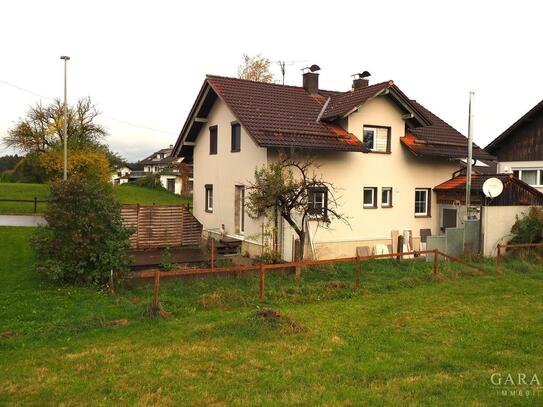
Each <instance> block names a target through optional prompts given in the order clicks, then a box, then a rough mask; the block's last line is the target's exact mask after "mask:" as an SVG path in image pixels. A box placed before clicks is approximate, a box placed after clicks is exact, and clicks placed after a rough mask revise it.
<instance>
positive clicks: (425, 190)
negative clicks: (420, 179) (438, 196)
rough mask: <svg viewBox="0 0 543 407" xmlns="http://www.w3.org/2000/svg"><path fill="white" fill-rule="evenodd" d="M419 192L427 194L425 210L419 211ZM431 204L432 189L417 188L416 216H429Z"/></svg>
mask: <svg viewBox="0 0 543 407" xmlns="http://www.w3.org/2000/svg"><path fill="white" fill-rule="evenodd" d="M417 192H424V194H425V195H426V205H425V209H424V212H417ZM429 205H430V191H429V190H428V188H415V216H420V217H424V216H428V207H429Z"/></svg>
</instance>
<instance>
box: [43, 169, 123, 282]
mask: <svg viewBox="0 0 543 407" xmlns="http://www.w3.org/2000/svg"><path fill="white" fill-rule="evenodd" d="M50 189H51V199H52V200H51V202H50V204H49V206H48V208H47V209H46V211H45V218H46V220H47V226H42V227H39V228H38V229H37V231H36V233H35V235H34V237H33V239H32V243H33V246H34V248H35V250H36V253H37V255H38V265H37V269H38V271H39V272H42V273H44V274H46V275H47V276H48V277H49V278H51V279H52V280H54V281H57V282H62V283H70V284H103V283H106V282H107V281H108V279H109V277H110V273H111V271H114V272H116V273H121V274H122V273H124V272H126V271H127V270H128V267H129V265H130V257H129V256H128V255H127V254H126V249H128V248H129V246H130V241H129V239H128V238H129V237H130V234H131V230H129V229H127V228H125V227H124V226H123V225H122V220H121V212H120V204H119V203H118V201H117V200H116V199H115V197H114V196H113V191H112V187H111V185H109V184H107V183H105V182H101V181H99V180H96V179H93V178H91V179H90V180H84V179H83V178H81V177H80V176H78V175H76V176H73V177H70V178H69V179H68V180H67V181H59V182H56V183H53V184H51V188H50Z"/></svg>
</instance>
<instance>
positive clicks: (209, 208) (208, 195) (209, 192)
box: [205, 184, 213, 212]
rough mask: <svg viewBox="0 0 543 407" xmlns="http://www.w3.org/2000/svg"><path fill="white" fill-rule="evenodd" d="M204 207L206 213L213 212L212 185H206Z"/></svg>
mask: <svg viewBox="0 0 543 407" xmlns="http://www.w3.org/2000/svg"><path fill="white" fill-rule="evenodd" d="M205 188H206V195H205V206H206V212H213V185H211V184H206V186H205Z"/></svg>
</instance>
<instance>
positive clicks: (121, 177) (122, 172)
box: [111, 165, 132, 185]
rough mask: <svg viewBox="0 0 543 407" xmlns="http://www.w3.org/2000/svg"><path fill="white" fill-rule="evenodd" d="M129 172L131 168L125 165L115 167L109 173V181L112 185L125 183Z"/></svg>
mask: <svg viewBox="0 0 543 407" xmlns="http://www.w3.org/2000/svg"><path fill="white" fill-rule="evenodd" d="M131 172H132V169H131V168H130V167H128V166H126V165H125V166H123V167H120V168H117V169H116V170H115V171H114V172H113V173H112V174H111V182H112V183H113V184H114V185H120V184H126V183H127V182H129V180H130V173H131Z"/></svg>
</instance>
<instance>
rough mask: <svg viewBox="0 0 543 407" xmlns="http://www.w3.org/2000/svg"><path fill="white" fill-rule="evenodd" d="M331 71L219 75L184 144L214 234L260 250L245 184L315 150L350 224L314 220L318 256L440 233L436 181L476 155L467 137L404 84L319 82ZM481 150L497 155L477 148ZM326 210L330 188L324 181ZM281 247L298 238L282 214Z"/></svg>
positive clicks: (289, 251)
mask: <svg viewBox="0 0 543 407" xmlns="http://www.w3.org/2000/svg"><path fill="white" fill-rule="evenodd" d="M318 79H319V74H318V73H317V72H305V73H304V74H303V86H301V87H297V86H286V85H278V84H269V83H261V82H253V81H248V80H241V79H236V78H226V77H220V76H212V75H208V76H207V77H206V79H205V81H204V83H203V85H202V88H201V89H200V92H199V94H198V96H197V98H196V100H195V102H194V105H193V107H192V109H191V111H190V113H189V115H188V118H187V120H186V122H185V124H184V125H183V128H182V130H181V133H180V136H179V138H178V140H177V142H176V144H175V146H174V149H173V152H172V155H173V156H174V157H190V158H192V159H193V162H194V192H193V202H194V215H195V216H196V217H197V218H198V219H199V220H200V222H202V224H203V225H204V228H205V229H206V230H207V231H208V232H210V233H213V232H218V231H219V230H220V229H221V227H222V226H223V225H224V230H225V231H226V233H227V234H228V235H229V236H232V237H236V238H238V239H240V240H242V241H243V250H244V251H248V252H250V253H252V254H259V253H260V250H261V247H260V244H261V243H260V242H261V230H262V225H263V224H264V223H265V220H264V219H252V218H250V217H249V216H247V214H246V210H245V186H246V185H247V183H248V182H249V181H251V180H252V179H253V177H254V171H255V169H256V168H257V167H262V166H265V165H267V163H269V162H271V161H272V160H275V159H276V157H277V156H278V153H279V151H281V150H286V151H288V152H289V153H293V154H297V153H300V154H306V153H309V154H311V155H312V156H313V157H314V159H315V160H316V162H317V163H318V164H320V167H319V169H318V171H320V172H321V173H322V175H323V178H324V179H325V180H326V181H329V182H331V183H333V184H334V185H335V187H336V188H337V189H338V190H339V191H340V195H341V199H340V202H341V211H342V212H343V213H344V214H345V215H346V216H347V217H348V220H349V225H345V224H343V223H342V222H332V224H331V225H330V226H331V227H330V228H329V229H323V228H317V227H316V223H315V222H313V221H310V222H309V224H308V227H307V229H308V231H309V236H308V238H309V239H308V248H309V250H306V253H307V255H308V256H313V257H316V258H333V257H341V256H353V255H355V251H356V248H357V247H360V246H369V247H372V246H374V245H376V244H386V245H390V243H391V234H392V232H393V231H400V233H401V232H402V231H403V230H410V231H411V232H412V236H413V243H414V247H415V248H418V245H419V240H420V235H421V232H420V231H421V230H422V229H430V230H431V232H432V233H433V234H437V233H440V226H441V222H442V219H441V213H439V212H438V211H437V206H436V196H435V193H434V192H433V187H434V186H436V185H438V184H440V183H442V182H444V181H446V180H448V179H450V178H451V177H452V174H453V173H454V172H455V171H456V170H458V169H459V164H458V160H459V159H462V158H464V159H465V157H466V154H467V140H466V138H465V137H464V136H463V135H462V134H460V133H459V132H458V131H456V130H455V129H453V128H452V127H451V126H449V125H448V124H447V123H445V122H444V121H443V120H441V119H440V118H439V117H437V116H436V115H434V114H433V113H431V112H430V111H429V110H427V109H426V108H425V107H423V106H422V105H421V104H419V103H418V102H416V101H414V100H411V99H409V98H408V97H407V96H406V95H405V94H404V93H403V92H402V91H401V90H400V88H399V87H398V86H396V84H394V82H392V81H386V82H382V83H378V84H374V85H369V83H368V80H367V79H365V78H363V77H360V76H359V77H357V78H356V79H355V80H354V82H353V86H352V89H350V90H348V91H341V92H339V91H325V90H321V89H319V86H318ZM474 158H476V159H490V160H491V159H493V157H492V156H491V155H490V154H488V153H486V152H485V151H483V150H481V149H480V148H478V147H477V146H475V148H474ZM311 193H312V194H313V195H312V199H311V201H312V204H313V205H315V207H316V208H318V209H319V210H322V211H323V213H325V212H326V210H327V208H326V205H327V201H328V200H327V196H328V191H326V190H324V191H321V190H319V191H312V192H311ZM277 228H278V230H279V232H278V234H277V239H278V243H279V247H280V253H281V256H282V257H283V258H284V259H285V260H291V259H292V258H293V253H294V247H295V245H296V242H295V238H296V236H295V235H294V233H293V232H292V230H291V228H290V227H289V226H288V225H286V223H285V222H283V221H282V220H279V221H278V224H277Z"/></svg>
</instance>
